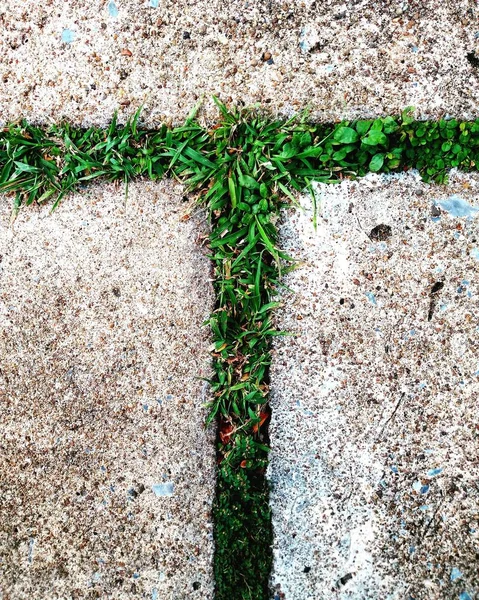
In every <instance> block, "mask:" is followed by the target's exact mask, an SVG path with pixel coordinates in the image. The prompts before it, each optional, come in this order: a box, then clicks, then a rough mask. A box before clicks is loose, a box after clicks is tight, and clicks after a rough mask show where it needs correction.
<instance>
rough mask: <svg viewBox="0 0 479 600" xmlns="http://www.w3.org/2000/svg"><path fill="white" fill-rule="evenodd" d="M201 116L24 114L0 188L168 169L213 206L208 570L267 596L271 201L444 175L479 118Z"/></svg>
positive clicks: (32, 195) (8, 133)
mask: <svg viewBox="0 0 479 600" xmlns="http://www.w3.org/2000/svg"><path fill="white" fill-rule="evenodd" d="M216 103H217V105H218V108H219V111H220V114H221V118H220V121H219V123H218V124H217V125H215V126H214V127H212V128H210V129H204V128H202V127H201V126H200V125H199V124H198V122H197V121H196V120H195V115H196V110H194V111H192V113H191V115H190V116H189V118H188V119H187V121H186V122H185V124H184V125H183V126H182V127H177V128H175V129H168V128H167V127H166V126H162V127H161V128H160V129H159V130H157V131H149V130H144V129H140V128H139V127H138V123H139V116H140V114H139V112H138V113H137V114H136V115H135V117H134V118H133V119H132V120H130V121H128V122H127V123H126V124H125V125H122V126H120V125H118V123H117V121H116V118H114V119H113V121H112V123H111V125H110V127H109V128H108V129H106V130H102V129H97V128H90V129H87V130H81V129H75V128H73V127H71V126H70V125H68V124H63V125H55V126H52V127H50V128H49V129H43V128H41V127H33V126H31V125H29V124H28V123H26V122H22V123H20V124H11V125H8V126H7V127H5V128H4V129H3V131H2V132H1V133H0V191H1V192H4V193H7V194H10V195H12V198H13V210H12V216H13V217H14V216H15V214H16V212H17V211H18V210H19V209H20V208H21V207H22V206H24V205H30V204H32V203H43V202H46V201H49V202H52V203H53V208H55V207H56V206H57V205H58V203H59V202H60V201H61V199H62V198H63V197H64V196H65V195H66V194H67V193H68V192H70V191H72V190H74V189H78V187H79V186H81V185H84V184H86V183H87V182H89V181H92V180H94V179H97V178H99V177H102V178H106V179H108V180H110V181H122V182H124V183H125V185H126V186H128V182H129V181H130V180H131V179H132V178H133V177H138V176H143V177H148V178H150V179H159V178H162V177H166V176H172V177H175V178H178V179H180V180H182V181H184V182H185V184H186V186H187V187H188V189H189V190H190V191H192V192H195V193H196V195H197V199H198V202H200V203H202V204H204V205H206V206H208V208H209V212H210V217H211V226H212V227H211V234H210V239H209V247H210V254H211V259H212V261H213V264H214V269H215V283H214V286H215V290H216V297H217V302H216V307H215V310H214V312H213V314H212V315H211V316H210V319H209V321H208V323H209V325H210V327H211V331H212V335H213V338H214V351H213V353H212V354H213V366H214V377H213V378H212V380H211V381H210V384H211V390H212V400H211V403H210V406H209V409H210V412H209V417H208V423H211V422H213V421H214V420H216V422H217V424H218V438H217V442H218V448H217V450H218V473H217V498H216V502H215V507H214V518H215V539H216V557H215V577H216V586H217V592H216V597H217V599H218V600H226V599H227V598H228V599H230V598H235V599H239V600H240V599H241V600H242V599H250V600H263V599H267V598H268V597H269V591H268V578H269V572H270V567H271V560H272V554H271V543H272V531H271V519H270V512H269V506H268V485H267V482H266V479H265V469H266V466H267V456H268V433H267V426H268V421H269V416H270V410H269V405H268V392H269V379H268V369H269V364H270V341H271V338H272V337H273V336H275V335H282V333H281V332H278V331H276V330H275V328H274V325H273V321H272V315H273V311H274V309H275V308H276V307H277V306H278V303H277V302H275V301H274V297H275V293H276V290H277V289H278V287H279V286H280V285H281V272H284V270H285V269H288V268H292V266H293V265H292V261H291V259H290V258H289V257H288V256H287V255H286V254H285V253H284V252H282V251H281V250H280V249H279V248H278V246H277V238H278V230H277V227H276V222H277V220H278V218H279V213H280V210H281V208H282V207H283V206H287V205H289V204H291V203H292V202H293V203H294V202H295V199H294V195H293V193H294V192H295V191H296V192H300V191H303V190H305V189H308V188H310V182H311V181H313V180H315V181H318V180H319V181H322V182H329V183H334V182H335V181H339V180H340V179H343V178H354V177H360V176H362V175H365V174H366V173H367V172H369V171H374V172H386V173H387V172H391V171H400V170H404V169H408V168H417V169H419V170H420V172H421V175H422V177H423V178H424V179H425V180H426V181H428V180H435V181H437V182H441V183H442V182H445V181H447V173H448V170H449V169H450V168H451V167H458V168H460V169H462V170H465V171H468V170H471V169H475V168H476V165H477V163H478V161H479V120H478V121H475V122H462V123H459V122H458V121H456V120H454V119H451V120H447V121H446V120H440V121H432V122H417V121H414V119H413V117H412V111H411V109H406V110H405V111H403V113H402V115H401V116H400V117H396V118H395V117H385V118H381V119H376V120H359V121H354V122H343V123H339V124H329V125H325V124H319V125H318V124H310V123H308V122H307V120H306V116H305V115H303V116H300V117H298V118H295V119H291V120H289V121H286V122H284V121H280V120H271V119H270V118H269V117H268V116H264V115H262V114H261V113H260V112H259V111H258V110H228V109H227V108H226V106H225V105H224V104H222V103H221V102H220V101H219V100H216Z"/></svg>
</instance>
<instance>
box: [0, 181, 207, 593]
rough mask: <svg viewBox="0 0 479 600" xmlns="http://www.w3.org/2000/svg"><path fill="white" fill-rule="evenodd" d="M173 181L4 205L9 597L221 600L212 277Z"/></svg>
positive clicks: (2, 547) (0, 384)
mask: <svg viewBox="0 0 479 600" xmlns="http://www.w3.org/2000/svg"><path fill="white" fill-rule="evenodd" d="M182 193H183V191H182V188H181V186H179V185H176V184H173V183H171V182H164V183H161V184H150V183H145V182H135V183H132V184H131V185H130V189H129V196H128V199H127V200H126V201H125V194H124V190H123V189H119V188H116V187H114V186H113V185H109V184H108V185H107V184H104V185H100V186H91V187H90V188H88V190H87V191H84V192H81V193H77V194H74V195H72V196H70V197H68V198H67V199H65V200H64V202H63V204H61V205H60V207H59V208H58V209H57V210H56V211H55V212H54V213H53V214H50V208H49V207H43V208H34V207H30V208H28V209H25V210H21V211H20V214H19V216H18V217H17V219H16V221H15V222H14V224H13V226H12V227H9V211H10V208H9V202H7V201H6V200H5V198H3V200H2V203H1V205H0V210H1V216H0V255H1V256H0V365H1V370H0V428H1V431H2V436H1V440H0V573H1V575H0V596H1V597H2V599H3V600H21V599H24V598H25V599H26V598H35V599H36V600H56V599H62V600H63V599H66V598H72V599H80V598H114V599H115V600H123V599H124V600H128V599H133V598H149V599H152V600H159V599H161V600H163V599H170V600H179V599H194V598H201V599H202V600H203V599H205V598H206V599H208V598H212V593H213V581H212V555H213V541H212V524H211V504H212V498H213V496H214V489H215V475H214V464H215V453H214V434H213V432H212V431H209V432H205V430H204V419H205V416H206V415H205V409H204V408H203V404H204V403H205V401H206V400H207V399H208V398H207V394H208V392H207V388H206V387H205V384H204V382H202V381H200V380H199V379H197V377H198V376H208V375H209V368H210V367H209V365H210V359H209V354H208V345H209V337H208V332H207V331H206V330H205V329H204V328H203V327H202V323H203V321H204V319H205V318H206V317H207V316H208V314H209V312H210V310H211V307H212V304H213V292H212V288H211V285H210V283H209V275H210V266H209V261H208V259H207V257H206V256H205V255H204V253H203V252H202V251H201V250H200V246H199V245H198V244H197V243H196V241H195V240H196V238H197V237H198V236H199V235H200V234H201V233H203V234H204V233H205V226H204V222H203V223H202V222H201V218H200V216H201V215H200V216H199V217H198V218H197V219H190V220H188V221H185V220H182V215H183V214H184V208H185V205H184V204H182V203H181V198H182Z"/></svg>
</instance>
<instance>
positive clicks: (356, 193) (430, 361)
mask: <svg viewBox="0 0 479 600" xmlns="http://www.w3.org/2000/svg"><path fill="white" fill-rule="evenodd" d="M317 192H318V198H320V202H321V209H320V218H319V220H318V227H317V231H314V228H313V225H312V223H311V212H307V211H306V212H304V213H298V212H296V213H294V214H290V215H288V218H287V219H286V220H285V222H284V225H283V227H282V236H281V238H282V239H281V245H282V247H283V248H284V249H285V250H286V251H287V252H290V253H292V254H293V255H294V256H296V257H297V258H298V259H299V260H301V261H302V262H301V265H300V267H299V268H298V269H297V270H296V271H294V272H293V273H292V274H290V275H289V276H288V277H287V278H286V281H285V283H287V284H288V285H289V286H290V287H291V288H292V289H293V290H294V291H295V293H294V294H288V293H286V295H285V296H284V301H285V304H284V307H283V308H282V309H280V310H279V312H278V326H279V327H280V328H281V329H287V330H289V331H292V332H295V333H297V334H299V335H298V336H297V337H294V338H290V337H288V338H283V339H279V340H278V341H277V343H276V347H275V353H274V360H273V366H272V376H271V384H272V408H273V414H272V421H271V427H270V435H271V446H272V451H271V464H270V468H269V478H270V480H271V483H272V486H273V491H272V496H271V504H272V510H273V526H274V532H275V544H274V570H273V576H272V582H273V584H274V586H275V589H276V595H275V599H280V598H281V599H283V598H284V599H286V600H312V599H314V600H331V599H333V598H338V599H346V598H348V599H354V600H385V599H391V600H392V599H398V600H399V599H406V598H407V599H414V600H430V599H434V600H439V599H443V600H452V599H460V600H468V599H469V600H470V599H473V598H477V597H478V595H479V587H478V586H479V583H478V582H479V578H478V572H479V559H478V556H479V553H478V551H479V523H478V517H479V515H478V507H479V489H478V486H477V482H478V480H479V464H478V456H479V439H478V429H479V421H478V410H477V398H478V395H479V344H478V339H479V337H478V332H479V320H478V316H479V287H478V286H479V280H478V272H479V230H478V224H479V200H478V198H479V178H478V177H477V176H475V177H466V176H461V175H458V174H455V175H453V177H452V179H451V183H450V186H449V187H443V186H441V187H439V186H434V185H427V184H424V183H422V182H421V181H420V180H419V179H418V177H417V176H416V175H414V174H413V173H409V174H407V175H403V176H390V177H379V176H377V175H370V176H368V177H367V178H366V179H364V180H362V181H360V182H343V183H342V184H341V185H338V186H328V187H325V186H321V185H320V186H318V188H317ZM305 202H306V199H305Z"/></svg>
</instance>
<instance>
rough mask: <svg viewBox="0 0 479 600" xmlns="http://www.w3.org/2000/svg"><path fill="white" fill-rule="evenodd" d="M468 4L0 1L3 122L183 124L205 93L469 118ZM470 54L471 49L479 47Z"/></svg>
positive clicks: (451, 0)
mask: <svg viewBox="0 0 479 600" xmlns="http://www.w3.org/2000/svg"><path fill="white" fill-rule="evenodd" d="M478 14H479V9H478V7H477V3H476V2H474V1H472V0H442V1H439V0H410V1H409V2H404V1H403V0H389V1H385V0H373V1H370V0H348V1H346V2H345V1H344V0H328V1H322V2H317V1H315V0H305V1H304V2H297V1H296V0H294V1H293V0H286V1H283V2H271V1H270V0H253V1H252V0H241V1H237V0H182V1H181V2H178V1H177V0H88V1H86V0H76V1H75V2H65V1H64V0H45V1H43V2H37V1H36V0H22V1H18V0H4V1H3V2H2V3H1V4H0V31H1V36H0V83H1V91H0V123H1V122H2V121H9V120H15V119H18V118H21V117H26V118H28V119H29V120H30V121H34V122H36V123H40V122H41V123H49V122H52V121H58V120H59V119H62V118H63V119H67V120H69V121H71V122H73V123H76V124H81V125H91V124H95V125H106V123H108V122H109V121H110V120H111V117H112V114H113V112H114V111H115V110H117V109H118V110H119V113H120V118H121V119H124V118H125V117H126V116H128V115H130V114H132V113H133V112H134V111H135V110H136V109H137V108H138V107H139V106H140V105H143V106H144V113H143V114H144V118H145V123H146V124H147V125H149V126H158V125H159V124H160V123H162V122H164V121H173V122H175V123H180V122H182V121H183V120H184V118H185V117H186V115H187V114H188V113H189V111H190V109H191V108H192V107H193V106H194V105H195V103H196V102H197V101H198V100H199V99H201V98H202V97H204V98H205V108H204V113H203V115H204V117H205V118H206V119H207V120H209V121H214V120H216V119H217V117H218V111H217V109H216V107H215V106H214V104H213V102H212V100H211V96H212V94H217V95H219V96H220V97H221V98H222V99H223V100H225V101H233V102H238V103H239V102H245V103H246V104H248V105H250V104H252V103H255V102H261V103H262V104H263V106H264V107H265V108H269V109H270V110H271V112H273V113H279V114H281V115H291V114H294V113H295V112H296V111H297V110H298V109H299V108H304V107H306V106H310V107H311V109H312V113H311V114H312V118H315V119H317V118H320V119H326V120H335V119H341V118H352V117H369V116H377V115H379V114H391V113H398V112H399V111H400V110H401V109H402V108H404V107H405V106H408V105H414V106H416V107H417V109H418V112H417V115H418V117H419V118H424V117H439V116H441V115H444V114H447V113H449V114H452V115H455V116H458V117H463V118H475V117H477V104H478V101H479V82H478V75H479V70H478V65H479V36H478V32H479V26H478V23H477V18H478ZM476 53H477V54H476Z"/></svg>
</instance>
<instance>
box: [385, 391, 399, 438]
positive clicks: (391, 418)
mask: <svg viewBox="0 0 479 600" xmlns="http://www.w3.org/2000/svg"><path fill="white" fill-rule="evenodd" d="M405 395H406V392H403V393H402V394H401V396H400V398H399V400H398V401H397V403H396V406H395V407H394V410H393V412H392V413H391V416H390V417H389V419H388V420H387V421H386V422H385V423H384V425H383V428H382V429H381V432H380V434H379V437H381V436H382V434H383V433H384V430H385V429H386V425H387V424H388V423H390V422H391V421H392V420H393V419H394V417H395V415H396V413H397V411H398V408H399V405H400V404H401V402H402V400H403V398H404V396H405Z"/></svg>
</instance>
